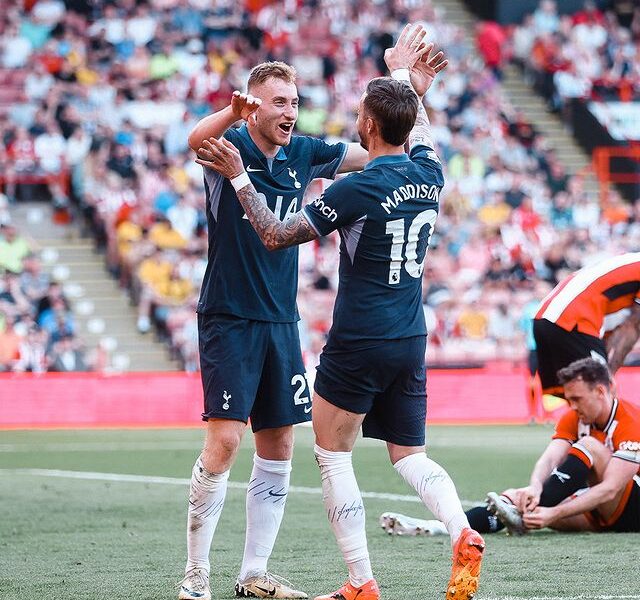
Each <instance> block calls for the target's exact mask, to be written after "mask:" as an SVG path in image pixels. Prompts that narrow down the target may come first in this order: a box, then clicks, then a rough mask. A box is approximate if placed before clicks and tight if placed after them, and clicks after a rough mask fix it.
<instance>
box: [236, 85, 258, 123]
mask: <svg viewBox="0 0 640 600" xmlns="http://www.w3.org/2000/svg"><path fill="white" fill-rule="evenodd" d="M261 104H262V100H261V99H260V98H256V97H255V96H252V95H251V94H244V93H242V92H239V91H238V90H236V91H235V92H233V96H231V110H232V111H233V114H234V115H235V116H236V117H238V119H244V120H245V121H248V120H249V117H250V116H251V115H252V114H254V113H255V112H256V110H258V107H259V106H260V105H261Z"/></svg>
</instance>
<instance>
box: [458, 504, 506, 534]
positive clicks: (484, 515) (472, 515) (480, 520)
mask: <svg viewBox="0 0 640 600" xmlns="http://www.w3.org/2000/svg"><path fill="white" fill-rule="evenodd" d="M465 514H466V515H467V519H469V525H470V526H471V528H472V529H475V530H476V531H477V532H478V533H494V532H496V531H500V530H501V529H504V525H503V524H502V522H501V521H500V519H498V517H496V516H494V515H492V514H491V513H490V512H489V511H488V510H487V507H486V506H476V507H475V508H472V509H470V510H468V511H467V512H466V513H465Z"/></svg>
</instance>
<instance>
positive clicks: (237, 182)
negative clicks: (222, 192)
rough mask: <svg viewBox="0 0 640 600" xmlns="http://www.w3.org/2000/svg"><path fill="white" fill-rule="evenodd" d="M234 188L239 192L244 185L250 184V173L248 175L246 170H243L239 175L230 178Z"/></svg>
mask: <svg viewBox="0 0 640 600" xmlns="http://www.w3.org/2000/svg"><path fill="white" fill-rule="evenodd" d="M230 181H231V185H232V186H233V189H234V190H235V191H236V192H237V191H239V190H241V189H242V188H243V187H246V186H248V185H249V184H250V183H251V179H249V175H247V172H246V171H243V172H242V173H240V175H238V176H237V177H234V178H233V179H231V180H230Z"/></svg>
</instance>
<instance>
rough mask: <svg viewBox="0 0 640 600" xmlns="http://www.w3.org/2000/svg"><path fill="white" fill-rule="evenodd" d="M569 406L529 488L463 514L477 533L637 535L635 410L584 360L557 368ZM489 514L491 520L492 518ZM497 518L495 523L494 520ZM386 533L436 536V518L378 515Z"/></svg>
mask: <svg viewBox="0 0 640 600" xmlns="http://www.w3.org/2000/svg"><path fill="white" fill-rule="evenodd" d="M558 380H559V381H560V383H561V384H562V385H563V386H564V397H565V399H566V400H567V402H568V403H569V406H570V407H571V409H570V410H568V411H567V412H566V413H564V414H563V415H562V417H561V418H560V420H559V421H558V424H557V425H556V429H555V433H554V435H553V439H552V440H551V442H550V443H549V445H548V446H547V448H546V450H545V451H544V452H543V453H542V456H541V457H540V458H539V459H538V461H537V463H536V465H535V467H534V469H533V473H532V474H531V480H530V483H529V485H528V486H526V487H523V488H518V489H510V490H506V491H505V492H503V493H502V494H501V495H498V494H496V493H495V492H490V493H489V494H488V498H487V506H486V507H477V508H473V509H471V510H469V511H467V517H468V518H469V523H470V524H471V526H472V527H474V528H475V529H477V530H478V531H480V532H482V533H489V532H494V531H499V530H501V529H504V527H505V526H506V527H507V529H508V530H509V531H510V532H511V533H514V534H522V533H525V532H526V531H528V530H530V529H541V528H542V527H551V528H552V529H557V530H561V531H627V532H628V531H635V532H638V531H640V408H638V406H636V405H633V404H630V403H629V402H627V401H625V400H620V399H619V398H616V396H615V392H614V388H613V381H612V378H611V374H610V372H609V370H608V368H607V367H606V366H605V365H604V364H602V362H601V361H598V360H594V359H592V358H584V359H580V360H577V361H575V362H573V363H571V364H570V365H569V366H568V367H565V368H564V369H560V370H559V371H558ZM494 515H495V516H494ZM496 517H497V518H496ZM380 523H381V525H382V527H383V528H384V529H385V530H386V531H388V532H389V533H395V534H400V535H417V534H431V535H435V534H438V533H443V525H442V523H440V522H439V521H435V520H423V519H413V518H411V517H406V516H404V515H399V514H394V513H385V514H383V515H382V516H381V517H380Z"/></svg>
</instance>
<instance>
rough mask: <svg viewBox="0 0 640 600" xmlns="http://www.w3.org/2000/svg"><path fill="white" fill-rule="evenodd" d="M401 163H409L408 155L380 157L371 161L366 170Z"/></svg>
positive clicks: (365, 167)
mask: <svg viewBox="0 0 640 600" xmlns="http://www.w3.org/2000/svg"><path fill="white" fill-rule="evenodd" d="M399 162H409V155H408V154H387V155H384V156H378V157H377V158H374V159H373V160H370V161H369V162H368V163H367V164H366V165H365V166H364V170H365V171H367V170H368V169H373V167H377V166H378V165H390V164H392V163H399Z"/></svg>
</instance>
